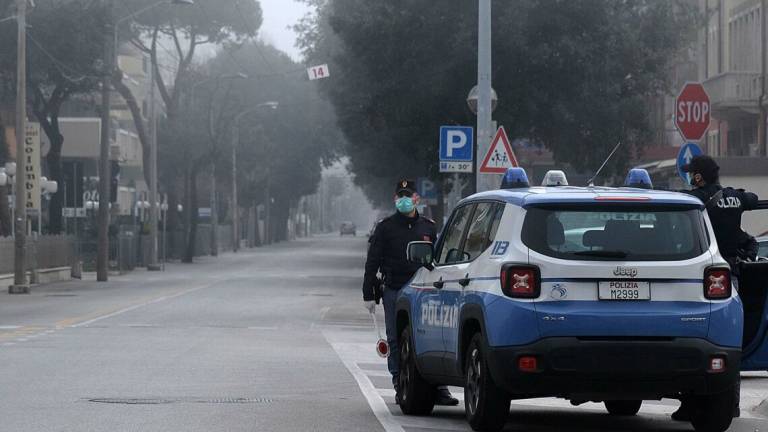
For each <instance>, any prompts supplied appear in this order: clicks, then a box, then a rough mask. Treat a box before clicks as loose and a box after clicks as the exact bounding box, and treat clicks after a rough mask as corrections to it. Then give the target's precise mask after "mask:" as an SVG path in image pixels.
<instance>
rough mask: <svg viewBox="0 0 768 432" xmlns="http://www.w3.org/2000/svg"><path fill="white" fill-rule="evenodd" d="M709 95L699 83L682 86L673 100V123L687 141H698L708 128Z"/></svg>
mask: <svg viewBox="0 0 768 432" xmlns="http://www.w3.org/2000/svg"><path fill="white" fill-rule="evenodd" d="M709 112H710V105H709V96H708V95H707V92H706V91H705V90H704V86H702V85H701V83H693V82H689V83H686V84H685V85H684V86H683V89H682V90H681V91H680V94H679V95H678V96H677V100H676V101H675V125H677V130H679V131H680V134H681V135H682V136H683V138H685V139H686V140H687V141H699V140H700V139H701V137H703V136H704V133H705V132H706V131H707V129H708V128H709V120H710V118H709Z"/></svg>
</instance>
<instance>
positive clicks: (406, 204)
mask: <svg viewBox="0 0 768 432" xmlns="http://www.w3.org/2000/svg"><path fill="white" fill-rule="evenodd" d="M395 207H397V211H399V212H400V213H403V214H408V213H410V212H412V211H413V198H411V197H400V198H398V199H397V201H395Z"/></svg>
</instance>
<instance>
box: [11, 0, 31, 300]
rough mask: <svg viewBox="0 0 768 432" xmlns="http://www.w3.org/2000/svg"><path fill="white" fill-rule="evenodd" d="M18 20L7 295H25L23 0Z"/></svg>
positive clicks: (24, 12)
mask: <svg viewBox="0 0 768 432" xmlns="http://www.w3.org/2000/svg"><path fill="white" fill-rule="evenodd" d="M16 21H17V23H18V26H19V27H18V41H17V53H16V55H17V59H16V66H17V69H16V217H15V220H14V230H15V231H16V238H15V243H14V262H13V285H12V286H10V287H9V288H8V293H9V294H28V293H29V285H28V284H27V275H26V266H25V262H24V261H25V254H26V249H27V191H26V190H24V188H25V185H26V182H25V179H26V159H25V158H24V143H25V141H26V138H27V0H18V1H17V7H16Z"/></svg>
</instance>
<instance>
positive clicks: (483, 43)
mask: <svg viewBox="0 0 768 432" xmlns="http://www.w3.org/2000/svg"><path fill="white" fill-rule="evenodd" d="M478 15H479V17H478V23H477V27H478V30H477V88H478V89H477V90H478V91H477V158H476V169H477V171H476V174H475V176H476V177H475V178H476V183H477V184H476V189H477V192H483V191H487V190H490V189H493V188H495V185H493V184H492V183H493V181H494V180H495V178H494V175H493V174H481V173H480V167H481V166H482V163H483V162H482V158H483V156H484V155H485V153H486V152H487V151H488V148H489V147H490V145H491V140H492V139H493V126H492V121H493V120H492V116H491V111H492V103H491V92H492V90H491V81H492V76H491V74H492V71H491V64H492V57H491V0H479V1H478Z"/></svg>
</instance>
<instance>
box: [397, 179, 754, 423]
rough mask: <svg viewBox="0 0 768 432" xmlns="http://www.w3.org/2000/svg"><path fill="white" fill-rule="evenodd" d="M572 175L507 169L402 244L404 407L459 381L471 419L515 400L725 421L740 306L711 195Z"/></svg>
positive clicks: (737, 351)
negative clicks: (664, 405)
mask: <svg viewBox="0 0 768 432" xmlns="http://www.w3.org/2000/svg"><path fill="white" fill-rule="evenodd" d="M557 180H559V181H557ZM548 185H560V186H548ZM566 185H567V180H565V175H564V174H562V173H553V174H551V175H549V174H548V178H547V179H545V186H542V187H530V186H529V184H528V179H527V177H526V175H525V172H524V171H523V170H522V169H519V168H515V169H511V170H510V171H508V172H507V174H506V175H505V178H504V182H503V185H502V189H500V190H494V191H488V192H483V193H479V194H476V195H473V196H471V197H469V198H466V199H464V200H463V201H461V202H460V203H459V205H458V206H457V207H456V209H455V210H454V211H453V213H452V215H451V216H450V219H449V220H448V223H447V224H446V226H445V229H444V231H443V233H442V235H441V236H440V239H439V241H438V242H437V244H436V245H432V244H431V243H428V242H413V243H411V244H409V245H408V259H409V260H411V261H413V262H418V263H420V264H422V265H423V268H422V269H420V270H419V271H418V272H417V273H416V275H415V276H414V278H413V279H412V280H411V281H410V283H409V284H408V285H407V286H406V287H405V288H404V289H403V290H401V294H400V296H399V298H398V302H397V329H398V332H399V333H398V334H400V335H401V336H400V351H399V354H400V370H401V372H400V378H399V381H400V382H399V385H400V407H401V410H402V411H403V412H404V413H405V414H412V415H424V414H428V413H430V412H431V410H432V408H433V405H434V398H435V386H436V385H455V386H461V387H464V402H465V409H466V417H467V420H468V421H469V423H470V425H471V426H472V428H473V429H474V430H500V429H502V428H503V426H504V424H505V422H506V420H507V417H508V414H509V407H510V405H509V404H510V400H511V399H526V398H538V397H559V398H565V399H569V400H570V401H571V402H572V403H574V404H579V403H584V402H588V401H595V402H603V403H604V405H605V408H606V409H607V411H608V413H609V414H611V415H616V416H626V415H634V414H636V413H637V412H638V411H639V410H640V407H641V404H642V402H643V400H659V399H662V398H676V399H679V398H690V399H691V401H692V402H693V406H694V407H695V409H694V412H693V415H692V424H693V426H694V428H695V429H696V430H697V431H724V430H726V429H727V428H728V426H729V425H730V423H731V420H732V416H733V411H734V410H733V407H734V404H735V398H737V397H738V392H737V382H738V379H739V367H740V362H741V360H742V359H741V356H742V343H743V340H742V332H743V323H744V318H743V316H744V315H743V310H742V305H741V301H740V298H739V295H738V294H737V292H736V290H734V289H732V286H731V272H730V269H729V266H728V264H727V262H726V261H725V260H724V259H723V258H722V257H721V256H720V254H719V253H718V248H717V244H716V243H715V235H714V232H713V230H712V226H711V223H710V221H709V218H708V217H707V214H706V210H705V208H704V205H703V204H702V202H701V201H699V200H698V199H696V198H694V197H692V196H689V195H685V194H681V193H676V192H664V191H655V190H651V189H649V188H647V187H648V186H649V185H650V177H648V174H647V172H644V171H642V170H639V171H633V172H631V174H630V175H629V176H628V185H630V186H633V187H621V188H607V187H571V186H566ZM763 291H765V290H763ZM763 295H764V294H763ZM763 302H765V298H763ZM754 313H755V314H758V315H757V316H755V317H753V319H754V320H756V323H757V326H758V327H759V328H760V329H762V330H760V331H761V332H762V333H761V334H758V333H759V332H758V331H757V330H756V332H755V333H756V334H753V335H752V336H751V339H750V343H753V344H754V343H756V344H758V345H760V344H762V343H763V339H764V338H765V330H766V329H765V320H764V319H763V315H764V313H765V310H764V308H760V310H759V311H757V312H754ZM760 323H762V326H761V325H760ZM744 343H746V342H744ZM758 351H761V350H758ZM762 351H763V354H767V355H766V358H767V359H768V352H765V350H764V349H762ZM756 364H758V365H761V366H759V367H762V368H763V369H768V368H767V367H766V364H768V361H766V360H764V359H763V360H760V361H758V362H757V363H756Z"/></svg>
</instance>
